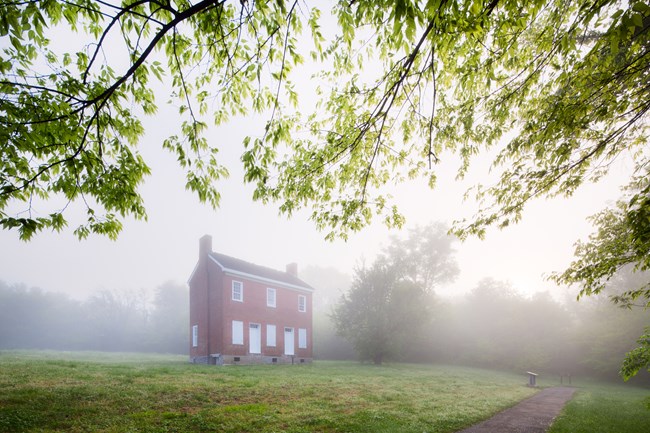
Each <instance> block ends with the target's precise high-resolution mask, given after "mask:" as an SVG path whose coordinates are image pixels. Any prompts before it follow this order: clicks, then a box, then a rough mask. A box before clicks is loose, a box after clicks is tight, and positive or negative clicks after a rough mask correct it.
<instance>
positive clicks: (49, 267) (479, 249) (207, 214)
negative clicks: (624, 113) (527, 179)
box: [0, 66, 631, 298]
mask: <svg viewBox="0 0 650 433" xmlns="http://www.w3.org/2000/svg"><path fill="white" fill-rule="evenodd" d="M307 69H310V67H309V66H308V67H307ZM313 71H314V68H313V67H311V69H310V70H309V71H308V72H313ZM308 75H309V74H308V73H307V74H303V76H308ZM307 82H308V81H306V83H307ZM298 89H300V88H299V87H298ZM309 92H310V90H307V89H305V90H304V93H309ZM299 93H300V94H301V96H302V93H303V91H302V90H299ZM167 99H168V98H167V93H165V94H163V95H160V97H159V98H158V103H159V106H160V108H159V112H158V114H157V115H156V116H154V117H148V118H145V119H144V120H143V122H144V125H145V128H146V130H147V133H146V135H145V137H144V138H143V139H142V140H141V143H140V151H141V153H142V154H143V156H144V158H145V160H146V161H147V163H148V164H149V165H150V167H151V169H152V175H151V176H150V177H149V178H148V179H147V181H146V183H145V184H144V185H143V187H142V192H143V196H144V199H145V205H146V208H147V211H148V214H149V220H148V221H134V220H126V221H125V226H124V230H123V232H122V234H121V235H120V237H119V239H118V240H117V241H110V240H108V239H106V238H103V237H100V236H97V235H91V236H90V237H89V238H88V239H87V240H84V241H78V240H77V239H76V238H75V237H74V236H73V235H72V231H73V229H74V228H75V227H76V226H77V224H76V223H75V222H77V223H78V222H81V221H83V219H84V211H85V209H84V208H83V207H82V205H81V204H79V203H77V204H75V205H71V206H69V208H68V211H67V213H66V217H68V219H69V223H70V225H69V227H68V229H66V230H65V232H63V233H50V232H45V233H42V234H38V235H36V236H35V237H34V238H33V239H32V240H31V241H29V242H22V241H20V240H18V233H17V232H15V231H13V232H8V231H6V230H0V280H3V281H5V282H7V283H10V284H12V283H24V284H26V285H27V286H38V287H41V288H43V289H47V290H54V291H59V292H64V293H68V294H70V295H72V296H74V297H76V298H84V297H86V296H87V295H89V294H92V293H93V292H95V291H96V290H99V289H109V290H137V289H153V288H155V287H156V286H158V285H160V284H162V283H163V282H165V281H167V280H174V281H178V282H185V281H186V280H187V278H188V277H189V275H190V273H191V272H192V269H193V267H194V264H195V263H196V260H197V253H198V239H199V238H200V237H201V236H202V235H204V234H210V235H212V237H213V249H214V250H215V251H218V252H221V253H225V254H228V255H232V256H235V257H238V258H241V259H244V260H247V261H251V262H254V263H257V264H260V265H265V266H270V267H273V268H277V269H284V266H285V264H286V263H289V262H294V261H295V262H298V264H299V270H300V268H301V267H302V268H304V267H305V266H307V265H317V266H322V267H329V266H333V267H336V268H338V269H339V270H341V271H342V272H347V273H351V272H352V270H353V268H354V266H355V265H356V264H358V263H359V262H360V260H361V259H362V258H365V260H366V261H368V262H369V261H371V260H372V259H373V258H374V257H375V254H376V253H377V251H378V250H379V249H380V248H381V246H382V245H385V244H386V243H387V242H388V237H389V236H390V235H391V234H399V232H398V231H397V230H388V229H386V228H385V227H384V226H383V225H382V223H381V222H380V221H375V223H374V224H373V225H372V226H371V227H368V228H366V229H365V230H364V231H362V232H360V233H357V234H352V235H351V236H350V239H349V240H348V241H347V242H344V241H336V242H333V243H332V242H327V241H325V240H324V237H325V233H319V232H318V231H317V230H316V228H315V226H314V224H313V223H312V222H311V221H309V220H308V216H309V214H310V212H309V210H307V211H304V212H298V213H296V214H295V215H294V217H293V218H292V219H290V220H288V219H286V217H280V216H278V212H277V208H276V207H274V206H273V205H269V206H263V205H262V204H260V203H254V202H252V200H251V198H250V197H251V195H252V188H251V187H250V186H244V185H243V183H242V170H241V163H240V162H239V155H240V154H241V152H242V145H241V142H242V139H243V138H244V137H245V136H246V135H249V134H252V135H255V134H256V133H257V134H261V133H262V131H263V126H264V121H265V118H263V117H250V118H246V119H242V118H239V119H234V120H233V121H231V122H230V123H229V124H228V125H226V126H224V127H221V128H218V129H217V128H212V129H211V130H210V133H209V141H210V142H211V144H212V145H215V146H217V147H219V149H220V155H221V157H222V161H223V162H224V163H225V164H226V166H227V167H228V169H229V170H230V172H231V176H230V179H228V180H225V181H223V182H222V183H221V191H222V202H221V208H220V209H218V210H216V211H214V210H212V209H211V208H210V207H209V206H207V205H202V204H200V203H199V201H198V199H197V198H196V197H195V196H194V195H193V194H192V193H190V192H186V191H185V189H184V183H185V181H184V175H183V173H182V172H181V170H180V168H179V167H178V166H177V164H176V162H175V158H174V157H173V156H172V155H170V154H169V153H167V152H165V151H163V150H162V146H161V144H162V141H163V140H164V139H165V138H166V137H167V136H169V135H171V134H175V133H177V132H178V131H177V128H178V126H179V124H180V121H179V120H178V118H177V115H176V108H174V107H171V106H168V105H166V104H165V101H166V100H167ZM306 103H307V104H308V105H309V101H307V102H306ZM487 163H488V162H487V159H485V158H484V160H477V161H475V164H474V167H475V169H474V170H473V171H471V172H470V173H471V174H470V176H469V179H468V181H467V182H464V183H458V182H455V181H454V176H455V171H456V169H457V168H458V164H457V162H455V158H454V157H453V155H445V154H443V155H441V163H440V164H439V165H438V166H437V167H434V169H435V170H436V171H438V173H439V182H438V186H437V188H436V190H435V191H432V190H430V189H428V188H427V187H426V186H425V181H424V180H423V181H420V182H410V183H408V184H404V185H402V186H400V187H398V188H397V189H395V191H394V192H393V194H394V196H395V197H399V200H397V203H398V204H399V206H400V209H401V211H402V212H403V213H404V215H405V216H406V218H407V227H408V226H410V225H415V224H420V225H423V224H427V223H429V222H433V221H442V222H446V223H448V224H451V222H452V221H454V220H456V219H461V218H463V217H469V216H471V215H472V213H473V211H474V209H475V205H474V204H473V203H471V202H468V203H463V201H462V197H463V193H464V192H465V190H466V189H467V187H468V186H470V185H472V184H473V183H476V182H477V181H480V180H482V179H485V176H486V175H487V167H486V165H487ZM630 170H631V167H630V166H629V165H628V164H626V163H625V161H619V162H617V164H615V165H614V166H613V169H612V174H611V175H610V176H609V177H608V178H606V179H605V180H604V181H601V182H600V183H598V184H596V185H587V186H586V187H583V188H581V189H580V190H579V191H578V193H577V194H576V195H575V196H574V197H573V198H571V199H569V200H565V199H561V198H560V199H555V200H537V201H535V202H533V203H531V205H530V206H528V209H527V210H526V211H525V213H524V218H523V221H522V222H521V223H519V224H518V225H517V226H513V227H510V228H508V229H507V230H505V231H501V232H500V231H497V230H490V231H489V232H488V235H487V238H486V239H485V240H484V241H480V240H478V239H470V240H468V241H466V242H465V243H462V244H461V243H458V244H457V259H458V262H459V265H460V269H461V275H460V277H459V278H458V279H457V281H456V282H455V283H453V284H451V285H449V286H448V287H445V288H443V289H440V290H438V292H439V293H442V294H453V293H459V294H460V293H463V292H466V291H467V290H469V289H471V288H472V287H473V286H474V285H475V284H476V282H477V281H479V280H480V279H481V278H483V277H486V276H491V277H493V278H496V279H500V280H508V281H510V282H511V283H512V284H513V286H514V287H515V288H516V289H518V290H519V291H521V292H524V293H532V292H536V291H540V290H551V289H554V285H553V284H552V283H549V282H546V281H545V280H544V278H543V274H544V273H549V272H551V271H554V270H562V269H563V267H564V266H566V265H567V264H568V263H569V262H570V260H571V257H572V253H573V244H574V242H575V241H576V240H577V239H579V238H586V236H587V235H588V234H589V233H590V232H591V229H590V226H589V224H588V223H587V222H586V221H585V218H586V217H587V216H589V215H592V214H594V213H595V212H597V211H598V210H600V209H602V208H603V207H604V206H605V205H606V204H607V203H608V202H612V201H613V200H615V199H616V198H617V197H618V196H619V195H620V191H619V186H620V184H621V183H622V182H624V181H625V180H626V176H629V174H628V173H629V172H630ZM63 205H64V203H61V207H62V206H63ZM20 206H23V208H24V207H25V205H22V204H21V205H20ZM23 208H21V207H15V206H14V207H13V208H10V209H9V211H12V209H13V210H15V209H18V210H22V209H23ZM33 210H34V211H36V212H35V213H33V216H39V215H38V211H41V212H42V213H44V214H45V213H48V212H47V211H48V210H49V208H44V207H43V208H40V209H39V206H36V208H35V209H33ZM557 293H559V295H558V296H562V295H561V291H559V290H558V291H557Z"/></svg>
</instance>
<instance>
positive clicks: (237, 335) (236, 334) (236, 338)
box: [232, 320, 244, 344]
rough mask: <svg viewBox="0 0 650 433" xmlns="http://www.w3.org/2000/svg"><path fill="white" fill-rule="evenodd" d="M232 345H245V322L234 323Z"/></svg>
mask: <svg viewBox="0 0 650 433" xmlns="http://www.w3.org/2000/svg"><path fill="white" fill-rule="evenodd" d="M232 344H244V322H240V321H239V320H233V321H232Z"/></svg>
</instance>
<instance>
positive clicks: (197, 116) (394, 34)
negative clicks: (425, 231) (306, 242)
mask: <svg viewBox="0 0 650 433" xmlns="http://www.w3.org/2000/svg"><path fill="white" fill-rule="evenodd" d="M1 7H2V14H1V15H2V19H1V20H0V36H1V37H2V38H3V40H4V41H6V42H7V43H6V44H4V45H5V48H4V49H3V51H2V54H1V57H0V74H2V78H1V79H0V86H1V89H2V95H3V97H2V99H1V103H0V111H1V112H2V114H3V116H2V124H3V128H2V129H3V131H2V133H1V134H2V135H1V136H0V138H1V140H2V141H1V142H2V144H3V146H2V166H1V170H0V175H1V177H0V181H1V184H0V188H1V190H0V212H2V213H1V214H0V222H1V223H2V224H3V226H4V227H5V228H10V229H18V230H19V231H20V233H21V237H23V238H24V239H28V238H29V237H31V236H32V235H33V234H34V233H35V232H37V231H39V230H42V229H44V228H52V229H55V230H61V229H63V228H64V227H65V226H66V224H67V220H66V219H65V218H64V216H63V215H64V212H63V211H64V210H65V206H63V209H56V208H55V209H53V210H52V211H46V212H42V211H41V210H40V209H35V205H34V204H33V203H34V200H47V199H48V198H51V197H55V196H61V197H63V198H64V199H65V200H67V201H73V200H84V201H86V203H87V207H88V212H87V214H88V220H87V221H86V223H84V224H82V225H80V226H79V227H78V228H77V229H76V232H77V234H78V235H79V236H80V237H85V236H87V235H88V234H89V233H90V232H97V233H104V234H107V235H109V236H111V237H114V236H116V235H117V233H118V232H119V230H120V228H121V220H122V219H123V218H124V217H125V216H127V215H129V216H134V217H136V218H145V217H146V213H145V208H144V206H143V203H142V198H141V196H140V195H139V192H138V186H139V185H140V184H141V182H142V180H143V178H144V176H146V175H147V174H148V168H147V166H146V163H145V161H144V160H143V159H142V157H141V156H140V155H139V153H138V151H137V143H138V140H139V139H140V138H141V137H142V135H143V133H144V130H143V128H142V124H141V122H140V120H139V117H140V115H141V114H154V113H155V111H156V107H157V105H156V104H157V102H156V98H155V95H154V94H153V91H152V90H151V86H150V84H151V82H152V80H159V79H161V78H162V77H163V76H164V75H166V74H168V80H169V81H170V82H171V91H170V93H171V95H172V98H173V99H174V100H175V102H176V103H177V104H178V106H179V116H180V119H181V120H180V134H178V135H175V136H172V137H169V139H168V140H166V141H165V142H164V144H163V147H165V148H166V149H168V150H169V151H171V152H173V153H175V154H176V155H177V157H178V161H179V164H180V165H181V166H182V167H184V168H185V169H186V170H187V183H186V186H187V188H188V189H190V190H192V191H194V192H196V193H197V194H198V196H199V198H200V199H201V200H202V201H206V202H208V203H210V204H211V205H213V206H216V205H218V203H219V191H218V189H217V188H216V187H215V185H214V181H216V180H218V179H219V178H221V177H224V176H226V175H227V173H228V170H227V169H226V167H223V166H221V165H220V164H219V160H218V146H216V145H214V144H211V143H209V142H208V141H207V139H206V138H205V136H204V133H205V131H206V128H207V124H208V123H207V121H206V118H208V117H209V116H212V117H213V121H214V122H215V123H217V124H220V123H223V122H225V121H227V120H228V119H229V117H230V116H233V115H246V114H248V113H250V112H251V111H255V112H264V113H267V114H268V115H269V121H268V123H267V125H266V129H265V134H264V135H263V136H262V137H257V138H253V137H250V138H248V139H246V141H245V143H244V147H245V148H244V150H243V153H242V157H241V159H242V163H243V166H244V170H245V175H244V178H245V181H247V182H251V183H254V184H255V185H256V189H255V192H254V198H256V199H259V200H263V201H278V202H279V203H280V210H281V212H283V213H286V214H291V213H292V212H293V211H295V210H296V209H299V208H303V207H311V208H312V210H313V213H312V218H313V219H314V220H315V222H316V224H317V226H318V227H320V228H321V229H324V230H328V234H327V236H328V237H335V236H343V237H345V236H346V235H347V233H348V232H349V231H350V230H358V229H360V228H362V227H363V226H365V225H366V224H368V223H369V222H370V221H371V219H372V218H373V215H379V216H381V218H382V219H383V220H384V221H385V222H386V223H387V224H389V225H397V226H400V225H402V224H403V221H404V219H403V216H402V215H401V214H400V213H399V211H398V209H396V208H395V207H394V206H393V205H392V204H391V200H390V197H389V196H388V195H387V194H385V193H384V192H382V191H383V187H384V186H385V185H386V184H392V183H398V182H401V181H403V180H404V179H409V178H414V177H419V176H424V177H427V178H428V179H429V183H430V184H431V185H432V186H433V185H434V184H435V180H436V170H435V166H436V165H437V164H439V163H441V162H442V158H443V154H445V152H447V151H450V152H454V153H457V154H458V155H460V157H461V159H462V165H461V167H460V170H459V176H461V177H462V176H463V175H464V174H465V173H466V171H467V170H468V168H469V165H470V162H471V160H472V158H473V157H474V156H475V155H477V154H478V153H479V152H481V151H482V150H483V149H487V148H495V149H496V152H497V157H496V159H495V160H494V167H495V168H498V169H499V172H500V173H501V178H500V181H499V182H498V183H497V184H495V185H493V186H487V187H481V186H479V187H478V188H477V190H476V197H477V199H479V200H481V201H482V202H483V203H484V206H483V207H482V210H481V211H480V213H479V214H478V215H477V216H476V217H475V218H474V220H472V221H466V222H460V223H459V225H458V227H457V231H458V233H460V234H462V235H467V234H471V233H474V234H478V235H482V234H483V233H484V230H485V227H486V226H488V225H490V224H497V225H499V226H501V227H503V226H507V225H508V224H510V223H512V222H515V221H517V220H519V218H520V217H521V210H522V208H523V206H524V204H525V203H526V202H527V201H528V200H530V199H531V198H533V197H536V196H540V195H555V194H566V195H570V194H571V193H572V192H573V191H574V190H575V189H576V188H577V187H578V186H579V185H580V184H581V183H583V182H585V181H587V180H594V179H597V178H599V177H600V176H601V175H602V174H603V173H604V172H606V171H607V167H608V163H609V162H610V161H612V160H613V159H614V158H616V157H617V156H618V155H619V154H621V153H622V152H626V151H628V150H634V149H640V150H641V151H640V152H636V153H634V155H635V157H636V158H637V161H638V162H639V164H640V165H643V164H645V161H646V160H647V155H645V154H644V152H643V150H644V148H643V145H644V144H645V142H646V134H647V122H646V119H647V112H648V108H649V107H650V104H649V103H648V101H650V97H648V96H649V95H648V86H647V82H648V79H647V78H648V76H647V74H648V72H647V71H648V59H649V58H650V56H648V47H649V45H650V43H649V39H648V25H649V23H650V7H648V5H647V3H646V2H642V1H639V2H632V3H627V2H618V1H613V0H609V1H581V2H564V1H554V0H536V1H531V2H526V3H525V4H521V3H520V2H510V1H505V2H502V1H482V0H465V1H459V2H449V1H446V0H431V1H427V2H425V3H421V2H415V1H412V0H411V1H409V0H403V1H398V2H379V3H377V2H376V1H368V0H359V1H354V2H347V1H345V2H344V1H341V2H337V3H335V4H334V5H333V6H332V9H331V11H330V14H331V16H332V17H331V20H334V21H335V22H336V30H337V31H336V33H335V34H334V35H333V36H332V37H331V39H328V40H326V39H325V38H324V36H323V35H322V33H321V24H322V22H323V21H325V20H328V21H327V22H329V20H330V17H329V16H326V17H321V12H320V10H319V9H317V8H316V7H309V6H308V5H307V4H305V3H300V2H298V1H294V2H286V1H284V0H283V1H278V2H270V3H267V2H256V1H244V2H239V3H236V2H228V1H225V0H223V1H218V0H203V1H198V2H196V3H190V2H185V1H164V2H159V1H154V0H127V1H124V2H122V3H117V2H106V1H101V2H100V1H95V0H81V1H77V2H57V1H53V0H41V1H34V2H25V3H22V2H16V3H12V2H6V3H3V4H2V6H1ZM63 27H68V28H70V29H71V31H73V32H76V33H77V34H79V35H82V36H84V37H88V38H90V40H91V41H92V42H91V43H90V44H88V45H86V46H85V47H83V48H81V49H76V50H72V51H70V52H65V50H63V52H62V53H61V51H62V49H61V48H62V47H52V46H50V45H51V42H50V41H51V35H53V34H54V33H55V32H59V31H61V29H62V28H63ZM304 28H307V29H308V32H309V34H310V38H309V40H310V41H311V48H310V47H309V44H299V43H298V38H299V36H300V34H301V32H302V31H303V29H304ZM116 40H117V41H121V44H122V47H123V49H124V51H125V54H126V56H125V57H126V58H128V60H129V61H128V65H127V67H126V68H125V70H122V71H121V70H118V68H115V69H114V68H113V67H112V66H111V64H110V62H109V61H108V59H107V58H106V54H105V53H106V51H107V48H109V45H108V44H109V43H112V41H116ZM109 41H111V42H109ZM110 48H111V49H112V48H113V47H112V46H111V47H110ZM310 49H311V51H310V52H309V54H310V55H311V57H312V59H314V60H315V61H320V62H323V64H324V65H326V66H325V68H324V71H323V73H322V74H320V77H318V78H319V79H318V80H316V82H320V83H323V84H322V86H321V87H320V89H319V93H320V95H321V98H320V103H319V105H318V107H317V109H316V111H315V112H313V113H302V112H300V111H299V110H295V109H288V107H286V106H284V104H283V101H286V102H288V104H289V107H291V106H293V107H297V104H298V94H297V92H296V90H295V88H294V85H293V83H292V82H291V81H290V79H289V78H290V74H291V72H292V71H293V70H294V69H295V68H296V66H298V65H300V64H301V63H302V62H303V59H304V57H305V54H306V51H308V50H310ZM361 71H363V72H361ZM11 203H25V204H26V206H27V209H26V211H25V212H19V213H18V215H12V214H9V213H8V206H9V205H10V204H11ZM95 208H98V209H101V210H102V211H104V212H101V213H100V212H95V210H94V209H95ZM33 210H34V212H32V211H33ZM36 210H38V212H36ZM23 214H26V215H25V216H23Z"/></svg>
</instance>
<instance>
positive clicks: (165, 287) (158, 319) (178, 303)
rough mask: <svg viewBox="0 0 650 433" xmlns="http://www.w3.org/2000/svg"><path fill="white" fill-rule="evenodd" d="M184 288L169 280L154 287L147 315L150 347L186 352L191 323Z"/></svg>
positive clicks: (157, 349)
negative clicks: (150, 306) (149, 310)
mask: <svg viewBox="0 0 650 433" xmlns="http://www.w3.org/2000/svg"><path fill="white" fill-rule="evenodd" d="M189 314H190V306H189V293H188V290H187V287H186V286H184V285H182V284H177V283H174V282H171V281H168V282H166V283H164V284H162V285H161V286H159V287H158V288H156V291H155V294H154V298H153V303H152V308H151V312H150V314H149V330H148V341H149V344H150V345H151V346H150V348H149V350H153V351H155V352H163V353H187V350H188V347H189V341H190V340H189V323H190V316H189Z"/></svg>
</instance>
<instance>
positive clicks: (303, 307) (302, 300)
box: [298, 295, 307, 313]
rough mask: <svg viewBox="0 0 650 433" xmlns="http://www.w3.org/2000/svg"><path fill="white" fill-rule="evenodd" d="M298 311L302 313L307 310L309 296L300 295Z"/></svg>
mask: <svg viewBox="0 0 650 433" xmlns="http://www.w3.org/2000/svg"><path fill="white" fill-rule="evenodd" d="M298 311H300V312H301V313H304V312H305V311H307V297H306V296H304V295H299V296H298Z"/></svg>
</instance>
